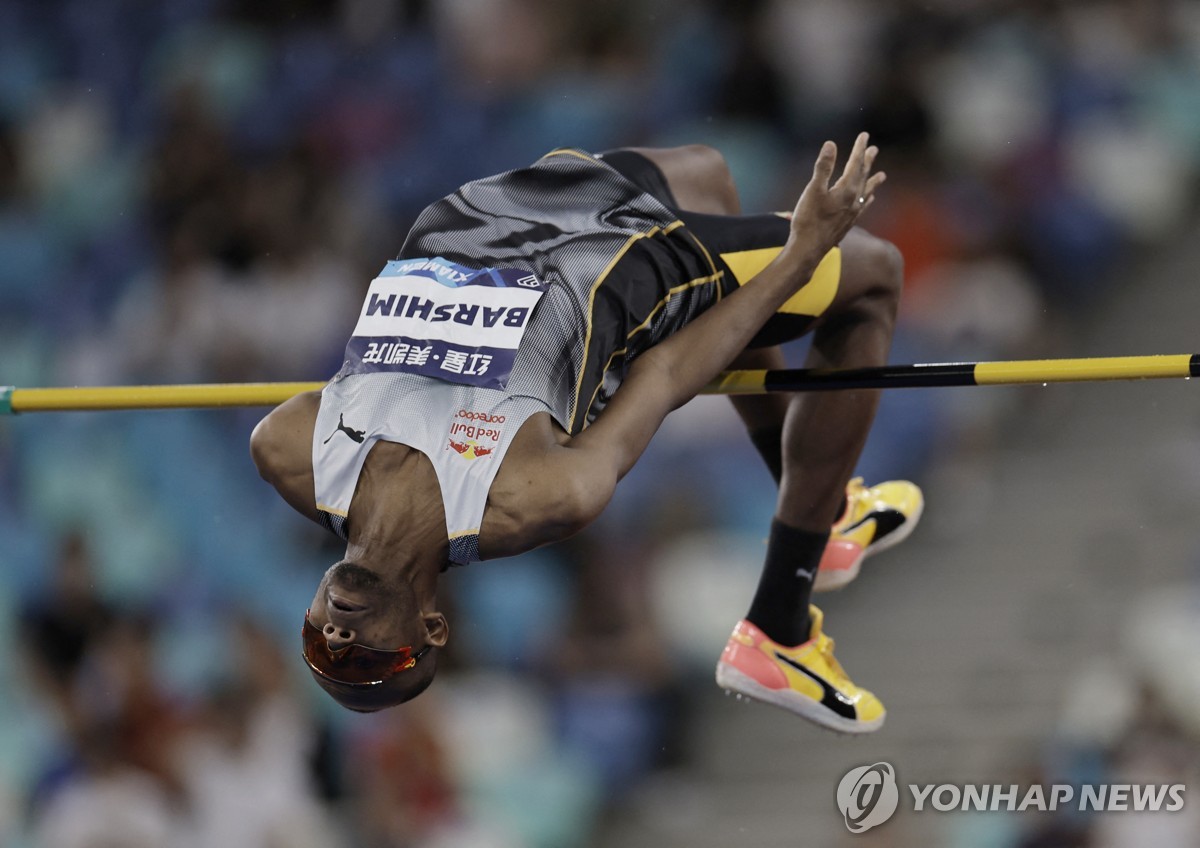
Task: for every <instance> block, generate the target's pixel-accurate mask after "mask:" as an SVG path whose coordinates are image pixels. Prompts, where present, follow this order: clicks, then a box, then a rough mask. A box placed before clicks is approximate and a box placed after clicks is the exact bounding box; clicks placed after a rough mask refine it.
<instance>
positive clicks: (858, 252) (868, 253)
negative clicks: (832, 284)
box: [843, 230, 904, 319]
mask: <svg viewBox="0 0 1200 848" xmlns="http://www.w3.org/2000/svg"><path fill="white" fill-rule="evenodd" d="M854 236H855V237H854V240H853V244H852V245H844V247H843V250H844V253H845V260H844V261H845V265H844V268H843V277H844V282H845V284H846V285H847V286H848V287H849V288H850V291H849V292H847V294H850V295H851V297H850V298H849V301H850V302H849V303H848V304H847V305H848V306H851V307H852V308H854V307H857V308H858V309H868V310H870V311H871V312H872V313H876V314H878V315H881V316H883V317H887V318H889V319H894V318H895V315H896V310H897V308H898V307H899V305H900V294H901V292H902V291H903V289H904V256H903V254H901V253H900V250H899V248H897V247H896V245H894V244H892V243H891V242H890V241H887V240H886V239H882V238H879V237H878V236H874V235H871V234H870V233H868V232H865V231H863V230H856V231H855V232H854Z"/></svg>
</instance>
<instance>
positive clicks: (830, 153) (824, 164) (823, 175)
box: [812, 141, 837, 189]
mask: <svg viewBox="0 0 1200 848" xmlns="http://www.w3.org/2000/svg"><path fill="white" fill-rule="evenodd" d="M836 162H837V145H836V144H834V143H833V142H832V141H827V142H825V143H824V144H822V145H821V152H820V153H818V154H817V161H816V162H814V163H813V176H812V181H813V183H814V184H815V185H818V186H820V187H821V188H822V189H827V188H829V180H830V178H831V177H832V176H833V166H834V164H835V163H836Z"/></svg>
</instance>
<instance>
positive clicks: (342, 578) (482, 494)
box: [251, 134, 922, 733]
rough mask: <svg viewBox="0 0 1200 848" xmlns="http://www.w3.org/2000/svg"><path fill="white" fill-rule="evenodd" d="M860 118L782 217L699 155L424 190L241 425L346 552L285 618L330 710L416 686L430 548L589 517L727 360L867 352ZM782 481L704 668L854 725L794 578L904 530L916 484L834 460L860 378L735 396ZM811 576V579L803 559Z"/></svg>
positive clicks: (874, 307) (877, 243)
mask: <svg viewBox="0 0 1200 848" xmlns="http://www.w3.org/2000/svg"><path fill="white" fill-rule="evenodd" d="M877 152H878V151H877V149H876V148H875V147H874V146H870V145H869V143H868V139H867V136H866V134H862V135H860V136H859V137H858V138H857V139H856V140H855V142H854V146H853V149H852V150H851V152H850V154H849V157H848V159H847V161H846V164H845V167H844V169H843V171H842V173H841V174H840V176H838V178H837V179H836V181H835V180H833V176H834V169H835V160H836V157H837V150H836V147H835V145H834V144H833V143H832V142H826V143H825V145H824V146H823V147H822V148H821V151H820V154H819V156H818V157H817V160H816V163H815V165H814V168H813V174H812V179H811V180H810V181H809V183H808V185H807V186H806V187H805V189H804V191H803V193H802V194H801V196H800V199H799V201H798V202H797V204H796V207H795V210H794V211H793V212H792V214H791V215H749V216H742V215H741V214H740V213H741V209H740V205H739V201H738V198H737V193H736V190H735V188H734V185H733V181H732V178H731V176H730V173H729V170H728V167H727V166H726V164H725V162H724V159H723V158H722V157H721V156H720V154H719V153H717V152H716V151H715V150H713V149H711V148H707V147H703V146H689V147H681V148H673V149H622V150H617V151H613V152H610V153H606V154H600V155H592V154H589V153H586V152H583V151H580V150H573V149H563V150H556V151H553V152H552V153H550V154H548V155H546V156H544V157H543V158H541V159H539V160H538V161H537V162H535V163H533V164H532V165H530V166H528V167H526V168H520V169H517V170H513V171H509V172H507V173H504V174H500V175H498V176H494V177H490V178H487V179H482V180H478V181H476V182H472V183H468V184H467V185H465V186H463V187H462V188H461V189H459V190H458V191H456V192H455V193H453V194H451V195H450V196H448V197H446V198H443V199H442V200H439V201H437V202H436V203H434V204H433V205H431V206H430V207H428V208H427V209H426V210H425V211H424V212H423V213H422V214H421V215H420V217H419V218H418V220H417V221H416V223H415V224H414V226H413V228H412V230H411V231H410V233H409V234H408V238H407V239H406V241H405V243H404V246H403V249H402V250H401V252H400V255H399V258H398V259H397V260H395V261H393V262H389V263H388V264H387V266H386V267H385V268H384V270H383V271H382V272H381V273H380V275H379V276H378V277H377V278H376V279H375V280H374V281H373V282H372V283H371V286H370V289H369V291H368V294H367V298H366V301H365V302H364V304H363V308H362V311H361V313H360V317H359V320H358V324H357V326H356V327H355V329H354V333H353V336H352V337H351V339H350V342H349V344H348V345H347V347H346V359H345V364H344V365H343V367H342V369H341V371H340V372H339V373H338V374H337V375H336V376H335V377H334V378H333V379H332V380H331V381H330V382H329V383H328V384H327V385H326V386H325V388H324V389H323V391H321V392H312V393H308V394H304V395H299V396H297V397H296V398H293V399H292V400H289V401H288V402H286V403H284V404H282V405H281V406H280V407H278V408H277V409H275V410H274V411H273V412H271V413H270V414H269V415H268V416H267V417H266V418H265V419H264V420H263V421H262V422H261V423H260V424H259V425H258V427H257V428H256V429H255V432H254V434H253V436H252V438H251V452H252V455H253V458H254V461H255V463H256V465H257V466H258V469H259V471H260V473H261V474H262V476H263V477H264V478H265V479H266V480H267V481H268V482H270V483H271V484H272V485H273V486H274V487H275V488H276V489H277V490H278V492H279V494H280V495H282V496H283V498H284V499H285V500H286V501H287V502H288V503H289V504H291V505H292V506H293V507H294V508H295V509H297V510H298V511H299V512H300V513H302V514H303V515H305V516H307V517H308V518H310V519H312V520H313V521H316V522H318V523H320V524H321V525H323V526H324V527H326V528H328V529H329V530H331V531H332V532H334V533H336V534H337V535H338V536H340V537H341V538H342V539H344V540H345V541H346V543H347V547H346V554H345V557H344V558H343V559H342V560H341V561H340V562H338V563H336V564H335V565H333V566H332V567H331V568H330V569H329V570H328V571H327V572H326V574H325V576H324V577H323V578H322V580H321V582H320V585H319V586H318V587H317V591H316V595H315V597H314V598H313V601H312V606H311V608H310V609H309V610H308V612H307V614H306V616H305V618H304V627H303V653H304V658H305V661H306V662H307V664H308V666H309V668H310V670H311V672H312V674H313V676H314V678H315V679H316V681H317V682H318V683H319V684H320V685H321V687H322V688H324V689H325V690H326V691H327V692H328V693H329V694H330V695H332V696H333V697H334V698H335V699H336V700H337V701H338V702H340V703H341V704H343V705H344V706H346V707H348V708H350V709H352V710H358V711H372V710H377V709H381V708H384V707H387V706H391V705H394V704H398V703H401V702H403V701H406V700H408V699H410V698H412V697H415V696H416V695H418V694H419V693H420V692H422V691H423V690H424V689H425V688H426V687H427V686H428V685H429V684H430V682H431V681H432V679H433V676H434V672H435V670H436V666H437V649H438V648H440V647H442V646H443V645H445V644H446V640H447V637H448V634H449V629H448V626H447V623H446V618H445V616H443V615H442V613H440V612H438V605H437V585H438V580H439V578H440V576H441V575H442V573H443V572H444V571H446V569H447V567H448V566H450V565H464V564H467V563H469V562H472V561H475V560H480V559H490V558H493V557H506V556H512V555H515V554H518V553H521V552H523V551H528V550H530V549H532V548H536V547H538V546H540V545H545V544H549V543H552V542H555V541H558V540H560V539H563V538H566V537H567V536H570V535H572V534H574V533H576V532H578V531H579V530H580V529H581V528H583V527H584V526H585V525H587V524H588V523H589V522H591V521H592V520H593V519H595V518H596V517H597V516H598V515H599V514H600V513H601V511H602V510H603V509H604V508H605V506H606V505H607V503H608V502H609V500H610V498H611V497H612V494H613V490H614V487H615V486H616V485H617V482H618V481H619V480H620V479H621V478H622V477H623V476H624V475H625V474H626V473H627V472H628V471H629V470H630V468H631V467H632V466H633V464H634V462H636V461H637V459H638V457H639V456H640V455H641V454H642V452H643V450H645V448H646V446H647V444H648V443H649V441H650V438H651V436H653V435H654V433H655V431H656V430H657V429H658V427H659V425H660V424H661V423H662V421H663V419H664V418H665V417H666V415H667V414H668V413H669V412H671V410H673V409H676V408H677V407H679V406H681V405H682V404H684V403H686V402H687V401H688V400H690V399H691V398H692V397H693V396H695V395H696V393H697V392H699V391H700V389H701V388H703V387H704V385H705V384H706V383H708V382H709V381H710V380H712V379H713V378H714V377H715V376H716V375H717V374H718V373H719V372H720V371H722V370H723V369H726V368H731V367H732V368H772V367H780V366H781V365H782V364H783V359H782V354H781V353H780V351H779V349H778V347H777V344H778V343H779V342H780V341H783V340H786V339H790V338H793V337H796V336H799V335H802V334H804V333H806V332H809V331H811V332H812V333H813V340H812V348H811V352H810V353H809V358H808V362H807V364H808V365H809V366H811V367H829V368H856V367H867V366H874V365H882V364H884V363H885V362H886V359H887V354H888V349H889V346H890V343H891V337H892V330H893V326H894V323H895V316H896V309H897V304H898V300H899V296H900V289H901V282H902V279H901V278H902V269H901V260H900V257H899V255H898V252H897V251H896V250H895V248H894V247H892V246H891V245H889V244H888V243H886V242H884V241H881V240H879V239H877V238H875V237H873V236H871V235H869V234H867V233H866V232H864V231H863V230H861V229H857V228H855V226H854V225H855V222H856V221H857V220H858V218H859V216H860V215H861V214H862V213H863V211H864V210H865V209H867V208H869V207H870V205H871V203H872V201H873V199H874V195H875V191H876V189H877V188H878V187H879V185H880V184H881V183H882V182H883V180H884V174H883V173H882V172H878V173H876V172H873V165H874V162H875V158H876V154H877ZM733 402H734V404H735V406H736V407H737V410H738V412H739V413H740V415H741V416H742V418H743V420H744V421H745V423H746V426H747V428H748V430H749V432H750V436H751V438H752V440H753V441H754V443H755V445H756V446H757V448H758V450H759V452H760V453H761V454H762V455H763V458H764V460H765V461H766V463H767V465H768V467H769V468H770V469H771V472H772V473H773V475H774V476H775V478H776V480H777V481H778V482H779V497H778V504H777V508H776V512H775V517H774V521H773V523H772V526H771V532H770V537H769V539H768V545H767V553H766V563H765V565H764V568H763V572H762V577H761V579H760V583H759V586H758V589H757V592H756V594H755V595H754V598H753V601H752V603H751V605H750V608H749V611H748V613H747V615H746V618H745V619H743V620H742V621H741V622H739V623H738V624H737V626H736V628H735V629H734V631H733V635H732V636H731V637H730V640H729V642H728V644H727V646H726V648H725V651H724V652H723V654H722V656H721V658H720V660H719V662H718V665H717V681H718V683H719V684H720V685H722V686H724V687H726V688H727V689H732V690H735V691H738V692H741V693H744V694H746V695H748V696H750V697H752V698H756V699H759V700H763V701H766V702H770V703H773V704H776V705H778V706H781V707H784V708H786V709H788V710H791V711H793V712H795V713H798V714H800V715H802V716H805V717H806V718H809V719H811V720H813V721H815V722H818V723H819V724H822V725H824V726H826V727H830V728H833V729H835V730H839V731H842V732H848V733H862V732H867V731H871V730H874V729H876V728H878V727H879V726H880V725H881V724H882V722H883V719H884V709H883V706H882V704H880V702H879V700H878V699H877V698H875V696H874V695H872V694H871V693H870V692H868V691H866V690H865V689H862V688H860V687H858V686H856V685H855V684H854V683H853V682H852V681H851V680H850V678H849V677H848V676H847V675H846V673H845V672H844V671H843V670H842V668H841V666H840V665H839V664H838V662H837V660H836V659H835V658H834V656H833V643H832V641H831V640H830V639H829V638H828V637H827V636H826V635H825V634H824V631H823V626H822V615H821V612H820V610H819V609H817V608H816V607H815V606H812V605H810V595H811V593H812V591H813V588H814V580H816V582H817V584H818V585H817V588H818V589H821V588H836V587H837V586H839V585H843V584H844V583H846V582H848V581H849V580H850V579H853V577H854V576H855V574H857V570H858V567H859V564H860V563H861V561H862V557H863V556H864V555H865V554H869V553H872V552H874V551H876V550H879V549H880V548H882V547H886V546H888V545H890V544H893V543H894V542H896V541H899V540H900V539H902V538H904V537H905V536H906V535H907V534H908V532H909V531H911V529H912V527H913V525H914V524H915V523H916V521H917V519H918V517H919V514H920V511H921V507H922V501H921V494H920V491H919V490H918V489H917V488H916V487H915V486H913V485H912V484H911V483H904V482H892V483H886V484H883V485H881V486H877V487H874V488H866V487H864V486H863V485H862V483H861V481H860V480H853V481H851V480H850V479H849V478H850V475H851V473H852V472H853V469H854V466H855V463H856V462H857V459H858V455H859V452H860V450H861V448H862V445H863V443H864V442H865V440H866V436H867V433H868V431H869V429H870V426H871V422H872V419H873V417H874V414H875V409H876V406H877V403H878V392H876V391H857V392H822V393H813V394H795V395H791V396H782V395H756V396H743V397H735V398H734V399H733ZM818 574H819V576H818Z"/></svg>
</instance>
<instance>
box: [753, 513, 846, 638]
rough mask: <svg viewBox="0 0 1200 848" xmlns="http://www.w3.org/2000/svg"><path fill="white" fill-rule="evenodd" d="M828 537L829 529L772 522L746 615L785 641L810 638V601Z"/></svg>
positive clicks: (770, 636) (769, 633) (768, 634)
mask: <svg viewBox="0 0 1200 848" xmlns="http://www.w3.org/2000/svg"><path fill="white" fill-rule="evenodd" d="M828 541H829V534H828V533H810V532H808V531H807V530H798V529H796V528H795V527H789V526H788V525H786V524H781V523H780V522H779V520H778V519H776V520H774V521H772V522H771V536H770V538H769V539H768V540H767V561H766V564H765V565H763V571H762V576H761V577H760V578H759V580H758V591H757V592H755V593H754V601H753V602H752V603H751V604H750V612H748V613H747V614H746V618H747V619H749V620H750V623H751V624H753V625H755V626H756V627H757V628H758V629H759V630H761V631H762V632H763V633H766V634H767V637H768V638H770V639H773V640H774V641H776V642H779V643H780V644H781V645H788V646H792V645H799V644H800V643H801V642H806V641H808V636H809V628H810V627H811V626H812V624H811V622H810V621H809V616H808V604H809V600H810V599H811V598H812V587H813V581H814V580H815V579H816V576H817V567H818V566H819V565H820V564H821V554H822V553H824V551H825V543H826V542H828Z"/></svg>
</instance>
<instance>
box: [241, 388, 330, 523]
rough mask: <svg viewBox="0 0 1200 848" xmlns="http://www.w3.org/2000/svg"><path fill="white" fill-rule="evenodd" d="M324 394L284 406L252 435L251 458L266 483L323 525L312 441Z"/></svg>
mask: <svg viewBox="0 0 1200 848" xmlns="http://www.w3.org/2000/svg"><path fill="white" fill-rule="evenodd" d="M320 405H321V393H320V392H304V393H303V394H299V395H296V396H295V397H294V398H291V399H290V400H287V401H285V402H284V403H282V404H280V405H279V406H278V407H276V408H275V409H274V410H272V411H271V413H270V414H269V415H268V416H267V417H266V418H264V419H263V420H262V421H260V422H258V426H256V427H255V428H254V432H253V433H251V435H250V456H251V457H252V458H253V459H254V465H255V466H256V467H257V468H258V473H259V474H260V475H261V476H262V478H263V479H264V480H266V481H267V482H268V483H270V484H271V485H272V486H274V487H275V490H276V491H277V492H279V494H280V496H282V497H283V499H284V500H285V501H287V502H288V504H290V505H291V506H292V508H293V509H295V510H296V511H297V512H299V513H300V514H301V515H303V516H304V517H305V518H308V519H311V520H312V521H316V522H317V523H318V524H319V523H320V517H319V515H318V513H317V498H316V493H315V492H316V487H315V485H314V483H313V468H312V440H313V426H314V425H315V424H316V421H317V409H318V408H319V407H320Z"/></svg>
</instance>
